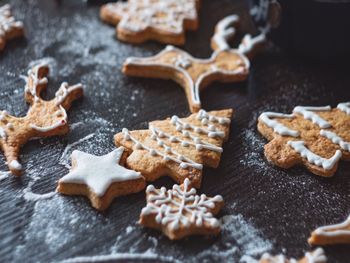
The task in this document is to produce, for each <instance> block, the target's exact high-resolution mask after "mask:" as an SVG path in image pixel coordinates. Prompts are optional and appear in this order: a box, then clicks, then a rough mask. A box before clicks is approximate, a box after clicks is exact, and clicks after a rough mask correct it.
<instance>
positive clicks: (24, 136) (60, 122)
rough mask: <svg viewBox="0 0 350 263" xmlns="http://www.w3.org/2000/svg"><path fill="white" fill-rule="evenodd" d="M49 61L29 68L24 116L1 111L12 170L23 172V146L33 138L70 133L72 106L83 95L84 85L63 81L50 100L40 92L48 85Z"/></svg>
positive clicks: (1, 142) (2, 139) (1, 137)
mask: <svg viewBox="0 0 350 263" xmlns="http://www.w3.org/2000/svg"><path fill="white" fill-rule="evenodd" d="M48 73H49V67H48V66H47V65H43V64H40V65H37V66H34V67H33V68H31V69H30V70H29V71H28V77H27V79H26V86H25V89H24V95H25V100H26V101H27V103H29V105H30V106H29V110H28V112H27V114H26V116H24V117H14V116H11V115H10V114H9V113H8V112H6V111H1V112H0V146H1V149H2V150H3V152H4V155H5V157H6V161H7V164H8V167H9V169H10V171H11V172H12V173H13V174H15V175H20V174H21V172H22V165H21V164H20V163H19V161H18V157H19V152H20V148H21V146H22V145H24V144H25V143H26V142H27V141H29V140H31V139H33V138H39V137H49V136H56V135H63V134H66V133H68V131H69V126H68V118H67V113H66V110H68V109H69V108H70V106H71V104H72V102H73V101H74V100H76V99H78V98H80V97H81V96H82V95H83V86H82V85H81V84H77V85H74V86H70V85H68V83H66V82H63V83H62V85H61V87H60V88H59V89H58V91H57V92H56V95H55V97H54V98H53V99H51V100H49V101H46V100H43V99H42V98H41V97H40V95H41V92H42V91H43V90H44V89H46V87H47V83H48V80H47V78H46V77H47V75H48Z"/></svg>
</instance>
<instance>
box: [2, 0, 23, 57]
mask: <svg viewBox="0 0 350 263" xmlns="http://www.w3.org/2000/svg"><path fill="white" fill-rule="evenodd" d="M23 34H24V30H23V23H22V22H19V21H16V20H15V18H14V17H13V16H12V14H11V6H10V5H9V4H7V5H3V6H1V7H0V51H1V50H3V49H4V48H5V46H6V42H7V40H10V39H13V38H17V37H20V36H23Z"/></svg>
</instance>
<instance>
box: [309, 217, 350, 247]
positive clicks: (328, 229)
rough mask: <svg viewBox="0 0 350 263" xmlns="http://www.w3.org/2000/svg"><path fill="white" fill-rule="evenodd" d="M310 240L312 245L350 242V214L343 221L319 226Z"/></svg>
mask: <svg viewBox="0 0 350 263" xmlns="http://www.w3.org/2000/svg"><path fill="white" fill-rule="evenodd" d="M308 242H309V244H310V245H332V244H350V216H349V217H348V218H347V219H346V220H345V221H344V222H343V223H340V224H335V225H329V226H322V227H319V228H317V229H316V230H315V231H313V232H312V233H311V237H310V238H309V240H308Z"/></svg>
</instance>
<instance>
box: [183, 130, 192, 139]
mask: <svg viewBox="0 0 350 263" xmlns="http://www.w3.org/2000/svg"><path fill="white" fill-rule="evenodd" d="M182 135H183V136H185V137H187V138H188V137H190V133H189V132H188V131H183V132H182Z"/></svg>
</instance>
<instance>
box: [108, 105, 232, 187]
mask: <svg viewBox="0 0 350 263" xmlns="http://www.w3.org/2000/svg"><path fill="white" fill-rule="evenodd" d="M231 117H232V110H231V109H227V110H221V111H212V112H206V111H204V110H201V111H199V112H198V113H196V114H192V115H190V116H189V117H187V118H179V117H177V116H173V117H171V118H168V119H166V120H162V121H153V122H151V123H149V128H148V129H147V130H136V131H128V130H127V129H123V130H122V132H120V133H118V134H116V135H115V137H114V139H115V144H116V145H117V146H124V147H125V148H126V149H128V151H129V152H130V156H129V157H128V158H127V161H126V163H127V166H128V167H130V168H131V169H133V170H136V171H139V172H141V173H142V175H143V176H144V177H145V179H146V181H154V180H156V179H157V178H159V177H161V176H165V175H169V176H170V177H171V178H172V179H173V180H174V181H176V182H177V183H179V184H181V183H183V182H184V180H185V179H186V178H188V179H190V180H191V182H192V185H193V186H194V187H196V188H199V187H200V185H201V179H202V169H203V165H206V166H209V167H213V168H216V167H217V166H218V165H219V162H220V157H221V153H222V151H223V149H222V144H223V142H224V141H226V140H227V138H228V135H229V130H230V120H231Z"/></svg>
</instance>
